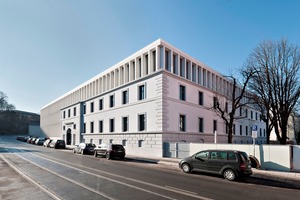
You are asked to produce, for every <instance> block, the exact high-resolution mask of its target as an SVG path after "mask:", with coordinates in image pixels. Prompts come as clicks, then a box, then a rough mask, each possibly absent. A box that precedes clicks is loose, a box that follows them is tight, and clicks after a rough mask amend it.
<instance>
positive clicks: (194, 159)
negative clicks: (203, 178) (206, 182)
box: [179, 150, 252, 181]
mask: <svg viewBox="0 0 300 200" xmlns="http://www.w3.org/2000/svg"><path fill="white" fill-rule="evenodd" d="M179 168H180V169H182V170H183V172H185V173H189V172H191V171H198V172H205V173H210V174H219V175H223V177H224V178H225V179H227V180H229V181H233V180H235V179H236V178H239V177H242V176H250V175H251V174H252V170H251V161H250V159H249V157H248V155H247V153H245V152H242V151H235V150H204V151H200V152H198V153H195V154H194V155H192V156H190V157H187V158H184V159H182V160H181V161H180V162H179Z"/></svg>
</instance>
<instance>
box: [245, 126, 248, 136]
mask: <svg viewBox="0 0 300 200" xmlns="http://www.w3.org/2000/svg"><path fill="white" fill-rule="evenodd" d="M245 131H246V135H248V126H246V128H245Z"/></svg>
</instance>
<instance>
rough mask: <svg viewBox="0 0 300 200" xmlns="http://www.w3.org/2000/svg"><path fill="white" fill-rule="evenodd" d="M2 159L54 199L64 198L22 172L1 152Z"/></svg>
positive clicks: (60, 199)
mask: <svg viewBox="0 0 300 200" xmlns="http://www.w3.org/2000/svg"><path fill="white" fill-rule="evenodd" d="M0 157H1V159H2V160H3V161H4V162H6V163H7V164H8V165H9V167H11V168H12V169H13V170H15V171H16V172H17V173H18V174H20V175H21V176H22V177H24V178H25V179H26V180H28V181H29V182H31V183H32V184H34V185H36V186H37V187H38V188H40V189H41V190H42V191H44V192H45V193H46V194H48V195H49V196H50V197H52V198H53V199H56V200H63V199H62V198H61V197H59V196H57V195H55V194H54V193H53V191H51V190H49V189H47V188H45V187H43V186H42V185H41V184H39V183H38V182H36V181H35V180H33V179H32V178H30V176H28V175H27V174H26V173H24V172H22V171H21V170H19V169H18V168H17V167H15V166H14V165H13V164H12V163H11V162H10V161H8V160H7V159H6V158H4V156H3V155H1V154H0Z"/></svg>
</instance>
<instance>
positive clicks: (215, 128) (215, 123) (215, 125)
mask: <svg viewBox="0 0 300 200" xmlns="http://www.w3.org/2000/svg"><path fill="white" fill-rule="evenodd" d="M213 124H214V125H213V126H214V127H213V130H214V132H215V131H217V130H218V123H217V120H214V121H213Z"/></svg>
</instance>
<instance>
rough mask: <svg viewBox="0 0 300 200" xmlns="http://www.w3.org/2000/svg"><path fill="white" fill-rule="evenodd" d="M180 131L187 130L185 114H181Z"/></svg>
mask: <svg viewBox="0 0 300 200" xmlns="http://www.w3.org/2000/svg"><path fill="white" fill-rule="evenodd" d="M179 131H182V132H185V115H179Z"/></svg>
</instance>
